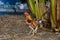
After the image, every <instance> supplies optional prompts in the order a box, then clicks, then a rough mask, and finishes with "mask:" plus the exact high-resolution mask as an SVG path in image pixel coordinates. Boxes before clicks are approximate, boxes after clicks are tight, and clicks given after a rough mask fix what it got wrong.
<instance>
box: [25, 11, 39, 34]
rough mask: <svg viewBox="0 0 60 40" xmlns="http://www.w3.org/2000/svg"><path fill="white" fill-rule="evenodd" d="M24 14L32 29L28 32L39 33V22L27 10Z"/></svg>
mask: <svg viewBox="0 0 60 40" xmlns="http://www.w3.org/2000/svg"><path fill="white" fill-rule="evenodd" d="M24 15H25V18H26V23H27V24H28V26H29V28H30V29H31V31H30V32H29V33H28V34H31V33H32V35H34V34H35V33H37V29H38V23H37V21H35V20H32V18H31V16H30V15H29V13H28V12H25V13H24Z"/></svg>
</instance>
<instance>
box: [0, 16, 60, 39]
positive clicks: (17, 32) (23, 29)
mask: <svg viewBox="0 0 60 40" xmlns="http://www.w3.org/2000/svg"><path fill="white" fill-rule="evenodd" d="M29 31H30V29H29V27H28V26H27V25H26V24H25V18H24V16H23V15H0V40H60V34H55V33H53V32H48V31H43V30H38V33H37V34H36V35H35V36H33V37H31V35H27V34H28V32H29Z"/></svg>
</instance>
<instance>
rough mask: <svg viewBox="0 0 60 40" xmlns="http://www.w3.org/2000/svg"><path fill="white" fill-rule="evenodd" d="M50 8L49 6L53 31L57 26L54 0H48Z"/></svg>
mask: <svg viewBox="0 0 60 40" xmlns="http://www.w3.org/2000/svg"><path fill="white" fill-rule="evenodd" d="M50 3H51V4H50V6H51V8H50V9H51V15H50V17H51V24H52V28H53V29H55V28H56V25H57V21H56V20H57V12H56V0H50Z"/></svg>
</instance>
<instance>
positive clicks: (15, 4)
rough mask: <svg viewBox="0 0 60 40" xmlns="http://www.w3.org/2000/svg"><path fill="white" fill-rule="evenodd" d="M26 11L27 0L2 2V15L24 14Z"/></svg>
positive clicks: (4, 0) (3, 0) (1, 0)
mask: <svg viewBox="0 0 60 40" xmlns="http://www.w3.org/2000/svg"><path fill="white" fill-rule="evenodd" d="M26 10H27V11H28V6H27V3H26V1H25V0H0V14H23V12H24V11H26Z"/></svg>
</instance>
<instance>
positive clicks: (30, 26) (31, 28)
mask: <svg viewBox="0 0 60 40" xmlns="http://www.w3.org/2000/svg"><path fill="white" fill-rule="evenodd" d="M29 28H30V29H31V31H30V32H29V33H28V34H31V33H32V31H33V30H34V29H33V28H32V27H31V26H29Z"/></svg>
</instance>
